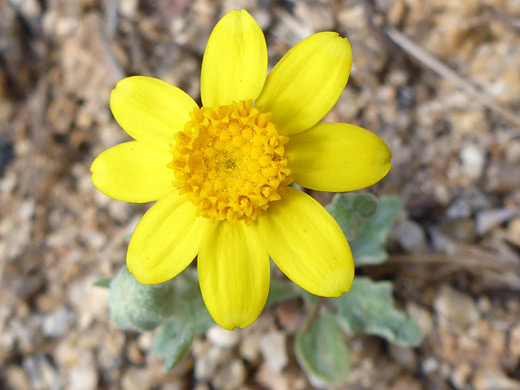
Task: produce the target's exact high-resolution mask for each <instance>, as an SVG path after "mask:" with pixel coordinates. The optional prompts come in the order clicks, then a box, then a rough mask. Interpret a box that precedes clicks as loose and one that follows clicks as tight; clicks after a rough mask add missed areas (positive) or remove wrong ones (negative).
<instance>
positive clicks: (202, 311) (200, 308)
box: [193, 298, 215, 333]
mask: <svg viewBox="0 0 520 390" xmlns="http://www.w3.org/2000/svg"><path fill="white" fill-rule="evenodd" d="M193 306H194V307H195V329H196V331H197V333H206V332H207V331H208V330H209V329H210V328H212V327H214V326H215V321H214V320H213V318H211V315H210V314H209V312H208V309H206V305H205V304H204V301H203V300H202V298H200V299H197V300H196V301H195V302H194V303H193Z"/></svg>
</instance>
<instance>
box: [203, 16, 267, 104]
mask: <svg viewBox="0 0 520 390" xmlns="http://www.w3.org/2000/svg"><path fill="white" fill-rule="evenodd" d="M266 74H267V47H266V44H265V38H264V34H263V32H262V30H261V29H260V26H259V25H258V23H256V21H255V20H254V19H253V17H252V16H251V15H249V13H247V11H245V10H242V11H237V10H233V11H231V12H229V13H228V14H226V15H225V16H224V17H223V18H222V19H221V20H220V21H219V22H218V23H217V25H216V26H215V28H214V29H213V32H212V33H211V35H210V37H209V41H208V44H207V46H206V51H205V52H204V58H203V60H202V72H201V76H200V83H201V85H200V93H201V98H202V103H203V105H204V106H205V107H213V106H215V105H226V104H230V103H232V102H234V101H240V100H255V99H256V98H257V96H258V94H259V93H260V91H261V90H262V87H263V85H264V82H265V76H266Z"/></svg>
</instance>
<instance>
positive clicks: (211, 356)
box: [195, 347, 231, 380]
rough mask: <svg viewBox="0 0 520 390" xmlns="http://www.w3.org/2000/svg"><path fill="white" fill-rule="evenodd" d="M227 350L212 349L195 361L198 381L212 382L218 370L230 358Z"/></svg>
mask: <svg viewBox="0 0 520 390" xmlns="http://www.w3.org/2000/svg"><path fill="white" fill-rule="evenodd" d="M230 355H231V353H230V350H229V349H227V348H219V347H211V348H210V349H209V350H208V352H207V353H206V354H205V355H202V356H201V357H199V358H198V359H197V360H196V361H195V377H196V378H197V379H198V380H210V379H211V378H213V377H214V376H215V373H216V371H217V368H218V367H219V366H220V365H221V364H222V363H223V362H224V361H226V360H227V359H228V358H229V357H230Z"/></svg>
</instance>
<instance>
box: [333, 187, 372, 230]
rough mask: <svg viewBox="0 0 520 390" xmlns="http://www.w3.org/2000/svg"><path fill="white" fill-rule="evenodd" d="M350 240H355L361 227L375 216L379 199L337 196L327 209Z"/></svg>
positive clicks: (361, 195) (349, 195)
mask: <svg viewBox="0 0 520 390" xmlns="http://www.w3.org/2000/svg"><path fill="white" fill-rule="evenodd" d="M326 209H327V211H328V212H329V213H330V214H331V215H332V216H333V217H334V219H335V220H336V221H337V222H338V225H339V226H340V227H341V230H343V233H344V234H345V237H347V239H348V240H353V239H355V238H356V237H357V236H358V234H359V231H360V229H361V226H362V225H363V224H364V223H365V222H366V221H367V220H369V219H370V218H372V217H373V216H374V214H375V213H376V210H377V198H376V197H375V196H374V195H371V194H337V195H336V196H334V198H333V199H332V202H330V204H329V205H327V207H326Z"/></svg>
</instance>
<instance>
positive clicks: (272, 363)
mask: <svg viewBox="0 0 520 390" xmlns="http://www.w3.org/2000/svg"><path fill="white" fill-rule="evenodd" d="M260 352H261V354H262V357H263V358H264V360H265V361H266V362H267V364H268V365H269V367H270V368H271V369H272V370H273V371H274V372H281V371H282V370H283V369H284V368H285V366H287V362H288V357H287V346H286V335H285V334H283V333H282V332H278V331H272V332H269V333H267V334H265V335H263V336H262V337H261V339H260Z"/></svg>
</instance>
